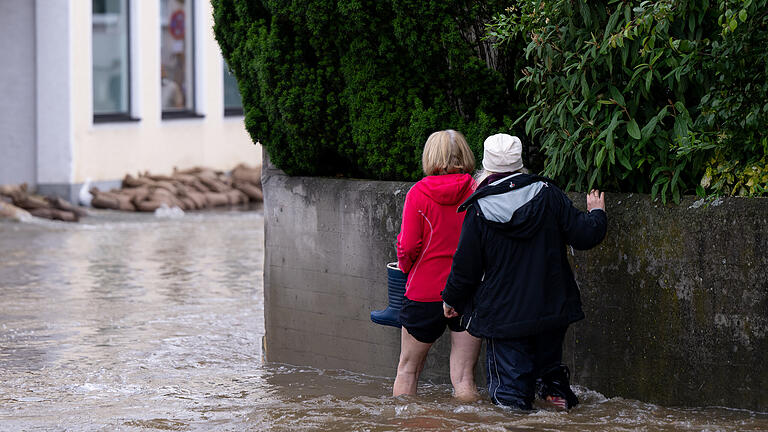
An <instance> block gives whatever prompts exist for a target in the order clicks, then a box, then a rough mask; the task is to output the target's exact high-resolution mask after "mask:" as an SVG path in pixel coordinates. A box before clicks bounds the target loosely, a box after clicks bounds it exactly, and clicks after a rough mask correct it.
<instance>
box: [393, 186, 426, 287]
mask: <svg viewBox="0 0 768 432" xmlns="http://www.w3.org/2000/svg"><path fill="white" fill-rule="evenodd" d="M423 224H424V218H423V217H422V216H421V215H420V214H419V208H417V205H416V203H415V199H414V191H413V189H411V190H410V191H408V194H407V195H406V196H405V205H404V206H403V221H402V223H401V224H400V234H398V235H397V245H396V246H397V265H398V267H400V270H402V271H403V273H406V274H407V273H408V272H410V271H411V267H412V266H413V263H414V262H416V259H418V257H419V254H420V253H421V244H422V238H421V236H422V233H423V232H424V230H423Z"/></svg>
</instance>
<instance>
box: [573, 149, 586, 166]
mask: <svg viewBox="0 0 768 432" xmlns="http://www.w3.org/2000/svg"><path fill="white" fill-rule="evenodd" d="M574 154H575V155H576V158H575V159H576V166H578V167H579V169H580V170H582V171H585V170H586V169H587V164H585V163H584V158H582V157H581V152H580V151H578V150H577V151H575V152H574Z"/></svg>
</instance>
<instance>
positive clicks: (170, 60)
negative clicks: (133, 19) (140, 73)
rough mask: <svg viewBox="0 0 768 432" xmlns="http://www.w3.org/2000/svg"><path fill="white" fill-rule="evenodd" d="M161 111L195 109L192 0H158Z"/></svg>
mask: <svg viewBox="0 0 768 432" xmlns="http://www.w3.org/2000/svg"><path fill="white" fill-rule="evenodd" d="M160 26H161V27H160V34H161V42H160V43H161V44H162V45H161V47H160V60H161V64H160V75H161V86H162V93H161V98H162V104H163V112H174V111H194V109H195V105H194V93H193V92H194V82H195V81H194V69H193V61H194V55H193V49H194V48H193V43H192V41H193V33H192V32H193V28H192V0H160Z"/></svg>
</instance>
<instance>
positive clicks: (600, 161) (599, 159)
mask: <svg viewBox="0 0 768 432" xmlns="http://www.w3.org/2000/svg"><path fill="white" fill-rule="evenodd" d="M603 159H605V147H603V148H601V149H600V151H599V152H597V156H596V157H595V165H597V167H598V168H600V167H601V166H602V165H603Z"/></svg>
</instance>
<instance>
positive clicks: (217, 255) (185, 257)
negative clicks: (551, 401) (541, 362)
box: [0, 211, 768, 432]
mask: <svg viewBox="0 0 768 432" xmlns="http://www.w3.org/2000/svg"><path fill="white" fill-rule="evenodd" d="M263 244H264V242H263V218H262V215H261V212H260V211H255V212H221V213H206V214H204V215H187V216H185V217H184V218H182V219H179V220H163V219H156V218H154V217H153V216H152V215H138V214H119V213H110V212H104V213H96V214H95V215H94V216H92V217H90V218H87V219H85V220H84V222H83V223H81V224H77V225H67V224H60V223H50V222H43V223H40V224H34V225H24V224H12V223H0V430H9V431H15V430H85V431H90V430H93V431H102V430H129V431H130V430H201V431H202V430H206V431H207V430H265V431H312V430H317V431H324V432H329V431H377V432H378V431H422V430H435V431H443V430H450V431H529V430H557V431H585V430H586V431H634V430H653V431H678V430H690V431H704V430H706V431H747V430H753V431H757V430H768V415H766V414H757V413H750V412H746V411H734V410H726V409H716V408H709V409H674V408H663V407H659V406H655V405H650V404H643V403H640V402H637V401H631V400H624V399H620V398H615V399H606V398H604V397H603V396H602V395H600V394H598V393H595V392H591V391H588V390H586V389H578V393H579V396H580V397H581V399H582V405H580V406H579V407H577V408H576V409H575V410H573V411H572V412H570V413H567V414H564V413H556V412H551V411H547V410H539V411H537V412H534V413H533V414H521V413H515V412H507V411H504V410H502V409H499V408H497V407H494V406H492V405H490V404H488V403H487V402H480V403H476V404H458V403H456V402H454V401H453V400H452V398H451V397H450V386H446V385H431V384H425V385H423V386H422V387H421V388H420V395H419V396H418V397H414V398H407V397H405V398H392V397H390V396H388V395H389V394H390V392H391V386H392V380H391V378H381V377H370V376H365V375H360V374H355V373H350V372H345V371H324V370H318V369H313V368H306V367H294V366H288V365H274V364H273V365H264V364H262V362H261V338H262V335H263V334H264V322H263V313H264V311H263V309H264V308H263V300H262V299H263V293H262V287H261V274H262V265H263V264H262V257H263V250H262V247H263Z"/></svg>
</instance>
